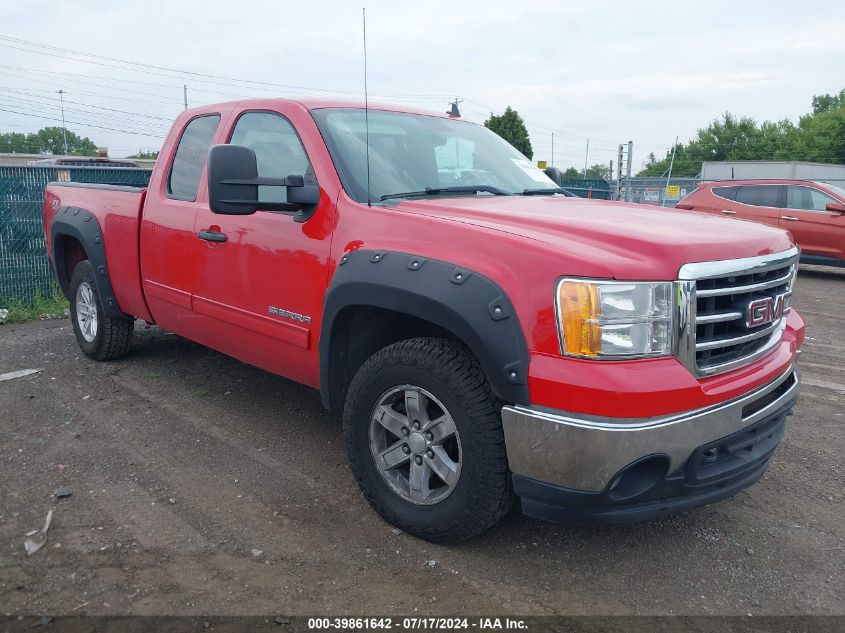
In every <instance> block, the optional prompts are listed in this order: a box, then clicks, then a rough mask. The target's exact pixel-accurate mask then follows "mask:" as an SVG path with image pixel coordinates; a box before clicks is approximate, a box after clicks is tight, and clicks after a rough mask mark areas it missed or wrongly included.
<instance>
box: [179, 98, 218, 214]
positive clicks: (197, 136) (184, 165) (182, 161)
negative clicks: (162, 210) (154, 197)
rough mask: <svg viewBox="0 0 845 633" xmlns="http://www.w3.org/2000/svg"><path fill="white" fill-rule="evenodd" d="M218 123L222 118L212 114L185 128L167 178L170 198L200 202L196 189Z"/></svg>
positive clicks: (193, 121) (194, 121) (199, 118)
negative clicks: (197, 200)
mask: <svg viewBox="0 0 845 633" xmlns="http://www.w3.org/2000/svg"><path fill="white" fill-rule="evenodd" d="M219 123H220V115H219V114H209V115H206V116H201V117H197V118H196V119H193V120H192V121H191V122H190V123H188V125H186V126H185V131H184V132H182V138H181V139H179V146H178V147H177V148H176V156H175V158H174V159H173V166H172V167H171V168H170V175H169V176H168V178H167V193H168V194H169V195H170V197H173V198H179V199H180V200H196V199H197V189H199V186H200V177H201V176H202V169H203V167H204V166H205V159H206V157H207V156H208V148H209V147H210V146H211V139H212V138H214V133H215V132H216V131H217V125H218V124H219Z"/></svg>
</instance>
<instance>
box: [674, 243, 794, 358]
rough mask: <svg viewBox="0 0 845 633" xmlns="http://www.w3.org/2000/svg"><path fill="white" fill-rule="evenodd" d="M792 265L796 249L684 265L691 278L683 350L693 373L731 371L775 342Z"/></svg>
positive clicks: (789, 287)
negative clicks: (688, 339)
mask: <svg viewBox="0 0 845 633" xmlns="http://www.w3.org/2000/svg"><path fill="white" fill-rule="evenodd" d="M797 266H798V253H797V249H796V250H795V251H794V252H792V251H790V252H788V253H780V254H778V255H774V256H769V257H755V258H752V259H749V260H733V261H731V262H712V263H709V264H689V265H687V266H685V267H684V268H683V269H682V272H683V271H684V270H685V269H686V272H687V273H688V275H687V278H688V279H691V280H692V281H691V282H689V283H690V286H689V295H690V296H689V306H688V309H689V312H688V315H689V319H690V326H689V328H688V333H687V336H688V337H689V338H691V339H692V340H691V341H690V344H689V345H688V347H687V350H688V354H689V358H688V360H689V361H691V362H690V363H689V364H691V365H694V367H693V368H694V369H695V371H696V373H698V374H700V375H708V374H714V373H718V372H720V371H727V370H729V369H734V368H736V367H739V366H741V365H742V364H744V363H746V362H751V361H752V360H754V359H755V358H757V357H759V355H760V354H762V353H765V350H768V349H770V348H771V347H772V346H773V344H774V343H775V342H776V341H777V340H780V337H781V336H782V335H783V331H784V326H785V320H786V315H787V313H788V311H789V299H790V293H791V292H792V285H793V282H794V279H795V274H796V271H797ZM696 273H698V274H696ZM682 278H683V277H682ZM755 306H756V307H757V310H756V311H755V309H754V307H755ZM752 314H756V315H757V316H758V317H760V318H757V319H755V318H752Z"/></svg>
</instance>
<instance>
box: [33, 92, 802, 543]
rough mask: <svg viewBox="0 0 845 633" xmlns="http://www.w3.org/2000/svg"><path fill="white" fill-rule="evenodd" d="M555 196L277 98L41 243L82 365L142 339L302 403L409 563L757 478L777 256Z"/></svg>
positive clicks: (711, 224)
mask: <svg viewBox="0 0 845 633" xmlns="http://www.w3.org/2000/svg"><path fill="white" fill-rule="evenodd" d="M562 193H563V192H562V191H561V190H560V189H558V188H557V187H556V186H555V184H554V182H553V181H552V180H550V179H549V178H548V177H546V175H545V174H544V173H543V172H541V171H540V170H539V169H538V168H536V167H535V166H533V165H532V164H531V163H530V162H529V161H528V160H526V159H525V157H524V156H522V155H521V154H519V153H518V152H517V151H516V150H514V149H513V148H512V147H511V146H510V145H508V144H507V143H506V142H504V141H503V140H502V139H500V138H499V137H498V136H496V135H495V134H493V133H492V132H490V131H489V130H487V129H485V128H484V127H481V126H479V125H475V124H472V123H469V122H465V121H461V120H459V119H456V118H451V117H448V116H442V115H436V114H431V113H425V112H412V111H403V110H399V109H396V108H392V107H388V106H378V107H370V108H369V110H365V109H364V108H362V107H361V106H360V105H359V104H357V103H336V102H325V101H288V100H278V99H268V100H258V101H241V102H236V103H224V104H219V105H213V106H208V107H203V108H197V109H192V110H187V111H185V112H184V113H183V114H181V115H180V116H179V118H178V119H177V120H176V122H175V124H174V126H173V128H172V130H171V131H170V134H169V136H168V137H167V140H166V141H165V143H164V147H163V149H162V151H161V153H160V155H159V158H158V161H157V162H156V166H155V169H154V171H153V174H152V178H151V180H150V184H149V187H147V188H145V189H142V188H133V187H126V186H114V185H97V184H77V183H51V184H49V185H48V186H47V190H46V195H45V200H44V227H45V231H46V237H47V249H48V254H49V258H50V261H51V263H52V265H53V268H54V270H55V274H56V278H57V279H58V283H59V284H60V286H61V288H62V290H63V291H64V293H65V294H66V295H67V297H68V298H69V299H70V302H71V303H70V304H71V320H72V323H73V328H74V331H75V333H76V338H77V340H78V342H79V345H80V346H81V348H82V350H83V351H84V352H85V353H86V354H87V355H88V356H90V357H91V358H93V359H96V360H108V359H114V358H117V357H119V356H122V355H124V354H126V353H127V352H128V351H129V350H130V347H131V337H132V332H133V323H134V320H135V319H142V320H144V321H146V322H147V323H155V324H158V325H160V326H161V327H163V328H166V329H168V330H170V331H172V332H175V333H177V334H180V335H182V336H184V337H186V338H189V339H191V340H194V341H197V342H199V343H201V344H203V345H206V346H208V347H211V348H213V349H216V350H219V351H221V352H223V353H225V354H228V355H231V356H234V357H235V358H238V359H240V360H242V361H244V362H247V363H251V364H253V365H257V366H258V367H262V368H264V369H266V370H268V371H270V372H273V373H276V374H279V375H281V376H285V377H287V378H289V379H291V380H296V381H299V382H301V383H305V384H307V385H311V386H313V387H315V388H319V390H320V392H321V395H322V401H323V403H324V404H325V406H326V407H327V408H328V409H330V410H332V411H337V412H340V413H342V416H343V432H344V436H345V441H346V448H347V451H348V456H349V460H350V463H351V466H352V471H353V473H354V475H355V477H356V479H357V481H358V483H359V485H360V488H361V490H362V491H363V493H364V495H365V496H366V497H367V499H368V500H369V501H370V503H371V504H372V505H373V507H374V508H375V509H376V510H377V511H378V512H379V513H380V514H381V515H382V516H383V517H384V518H385V519H386V520H387V521H389V522H390V523H392V524H394V525H396V526H398V527H400V528H401V529H403V530H405V531H407V532H410V533H412V534H415V535H418V536H420V537H422V538H426V539H430V540H433V541H439V542H447V541H455V540H460V539H465V538H469V537H472V536H474V535H477V534H479V533H480V532H482V531H483V530H485V529H486V528H488V527H490V526H491V525H493V524H495V523H496V522H497V521H498V520H499V519H500V518H501V517H502V516H503V515H504V514H505V513H506V512H507V511H508V510H509V508H510V507H511V506H512V504H513V502H514V501H515V499H516V498H517V497H518V498H520V500H521V506H522V510H523V511H524V512H525V513H526V514H528V515H531V516H536V517H540V518H545V519H549V520H561V521H604V522H624V521H633V520H642V519H649V518H654V517H659V516H662V515H664V514H666V513H669V512H675V511H679V510H684V509H687V508H691V507H694V506H698V505H702V504H707V503H711V502H713V501H716V500H719V499H723V498H726V497H729V496H731V495H733V494H735V493H736V492H737V491H739V490H741V489H743V488H745V487H746V486H749V485H750V484H752V483H754V482H755V481H757V480H758V479H760V477H761V476H762V475H763V473H764V472H765V470H766V467H767V465H768V463H769V460H770V458H771V456H772V453H773V451H774V450H775V447H776V446H777V444H778V442H779V440H780V439H781V437H782V435H783V432H784V428H785V420H786V416H787V415H788V414H789V412H790V411H791V409H792V407H793V404H794V403H795V400H796V398H797V391H798V372H797V368H796V358H797V354H798V350H799V348H800V346H801V344H802V342H803V339H804V323H803V321H802V320H801V317H800V316H799V315H798V314H797V313H796V312H795V311H794V310H791V309H790V308H789V301H790V296H791V292H792V286H793V282H794V279H795V275H796V269H797V261H798V256H799V252H798V249H797V248H796V247H795V245H794V244H793V242H792V241H791V239H790V237H789V235H788V234H787V233H786V232H785V231H782V230H780V229H777V228H772V227H767V226H763V225H757V224H751V223H746V222H734V221H730V220H726V219H723V218H719V217H712V216H707V215H703V214H695V213H689V212H684V211H676V210H674V209H663V208H656V207H654V208H653V207H647V206H641V205H631V204H624V203H617V202H606V201H598V200H584V199H580V198H572V197H565V196H564V195H561V194H562Z"/></svg>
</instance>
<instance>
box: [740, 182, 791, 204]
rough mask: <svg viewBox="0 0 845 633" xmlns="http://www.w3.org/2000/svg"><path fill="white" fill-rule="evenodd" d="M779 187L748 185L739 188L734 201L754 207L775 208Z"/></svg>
mask: <svg viewBox="0 0 845 633" xmlns="http://www.w3.org/2000/svg"><path fill="white" fill-rule="evenodd" d="M779 194H780V185H748V186H743V187H739V189H738V190H737V192H736V201H737V202H740V203H742V204H749V205H752V206H755V207H777V206H780V205H779V204H778V198H779V197H780V195H779Z"/></svg>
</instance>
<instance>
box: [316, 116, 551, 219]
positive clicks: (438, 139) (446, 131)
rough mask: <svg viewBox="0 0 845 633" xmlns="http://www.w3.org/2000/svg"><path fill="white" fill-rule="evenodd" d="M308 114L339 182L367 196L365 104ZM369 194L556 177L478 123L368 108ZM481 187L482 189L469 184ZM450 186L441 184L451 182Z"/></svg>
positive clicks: (361, 198) (499, 186) (538, 184)
mask: <svg viewBox="0 0 845 633" xmlns="http://www.w3.org/2000/svg"><path fill="white" fill-rule="evenodd" d="M311 114H312V115H313V117H314V120H315V121H316V122H317V127H319V129H320V133H321V134H322V135H323V139H324V140H325V141H326V145H327V147H328V149H329V153H330V154H331V157H332V160H333V161H334V164H335V167H336V168H337V171H338V174H339V175H340V180H341V182H342V183H343V188H344V189H346V192H347V193H348V194H349V195H350V197H352V198H353V199H354V200H356V201H358V202H363V203H365V202H367V144H366V125H365V118H364V110H363V109H361V108H324V109H319V110H312V112H311ZM369 128H370V196H369V199H370V200H372V201H378V200H380V199H382V198H383V197H390V196H392V195H393V194H402V193H411V192H414V193H420V192H421V193H423V194H425V193H426V190H427V189H431V190H439V191H431V192H430V195H467V194H470V195H473V194H476V193H478V194H480V195H489V191H490V190H501V192H503V193H514V194H515V193H519V194H521V193H522V192H523V191H525V190H526V189H538V188H554V187H556V186H557V185H556V183H555V182H554V181H552V180H551V179H550V178H549V177H548V176H546V175H545V174H544V173H543V172H542V171H541V170H540V169H539V168H538V167H536V166H534V164H533V163H532V162H531V161H529V160H528V159H527V158H526V157H525V156H523V155H522V154H520V153H519V152H518V151H517V150H516V149H514V148H513V147H512V146H511V145H510V144H509V143H508V142H506V141H505V140H504V139H502V138H501V137H500V136H498V135H497V134H495V133H494V132H491V131H490V130H488V129H487V128H485V127H482V126H480V125H476V124H474V123H468V122H466V121H456V120H452V119H443V118H440V117H435V116H427V115H422V114H408V113H406V112H387V111H384V110H370V111H369ZM473 186H479V187H486V188H488V191H487V192H484V191H478V192H476V191H474V190H472V187H473ZM458 187H460V188H461V189H460V190H457V191H448V189H450V188H458Z"/></svg>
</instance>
